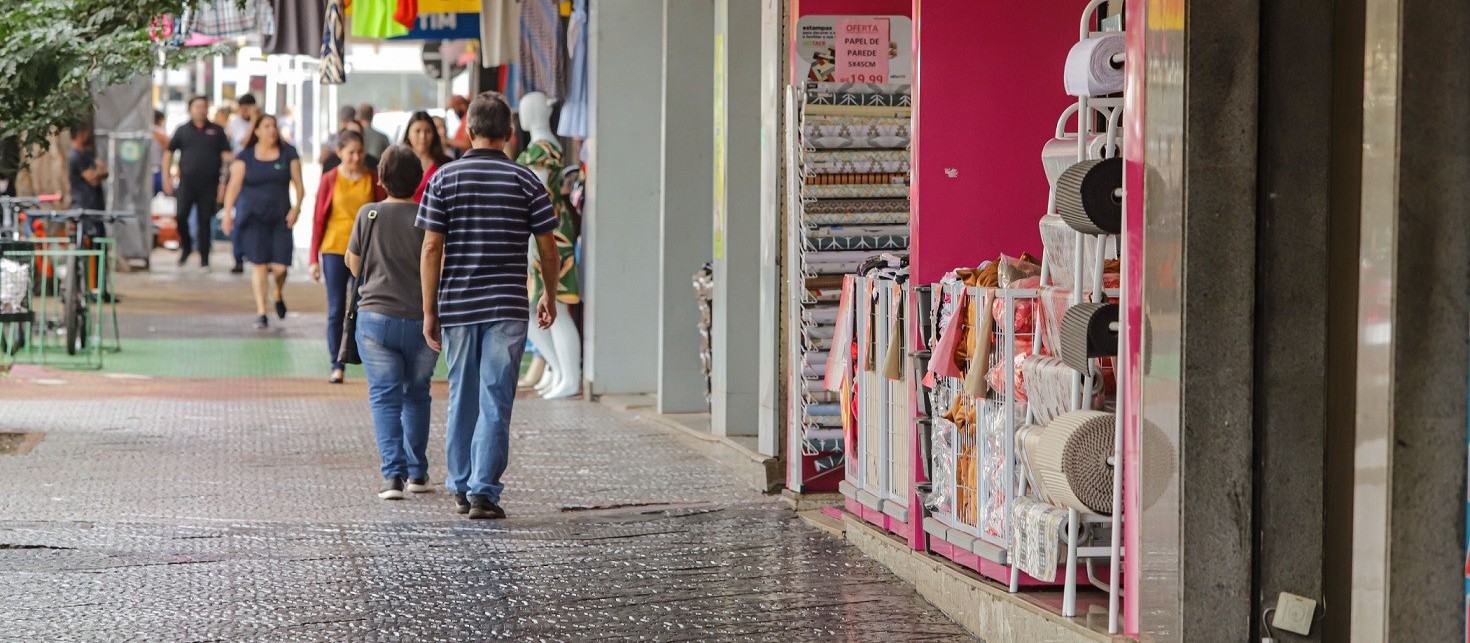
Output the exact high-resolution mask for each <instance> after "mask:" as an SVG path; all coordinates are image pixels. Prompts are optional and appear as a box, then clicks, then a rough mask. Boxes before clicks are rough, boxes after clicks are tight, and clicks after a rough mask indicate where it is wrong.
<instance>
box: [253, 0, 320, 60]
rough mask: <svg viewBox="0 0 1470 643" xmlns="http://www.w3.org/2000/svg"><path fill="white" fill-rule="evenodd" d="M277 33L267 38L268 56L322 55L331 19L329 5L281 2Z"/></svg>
mask: <svg viewBox="0 0 1470 643" xmlns="http://www.w3.org/2000/svg"><path fill="white" fill-rule="evenodd" d="M271 15H272V24H274V25H275V29H274V33H271V34H268V35H267V36H266V38H265V46H264V47H262V48H261V49H262V51H263V52H264V53H266V54H287V55H292V56H313V57H315V56H320V55H321V53H322V34H323V29H324V25H325V22H326V16H327V4H326V3H325V2H312V1H301V0H277V1H276V2H275V6H274V10H273V11H272V14H271Z"/></svg>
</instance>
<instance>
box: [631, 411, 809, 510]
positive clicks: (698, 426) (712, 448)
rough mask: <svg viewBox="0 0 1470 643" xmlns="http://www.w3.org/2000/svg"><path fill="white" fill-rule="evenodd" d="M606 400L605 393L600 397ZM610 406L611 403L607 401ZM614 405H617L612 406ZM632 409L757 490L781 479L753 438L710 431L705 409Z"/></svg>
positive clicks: (774, 486) (777, 466) (777, 467)
mask: <svg viewBox="0 0 1470 643" xmlns="http://www.w3.org/2000/svg"><path fill="white" fill-rule="evenodd" d="M602 401H603V403H608V399H607V397H603V398H602ZM609 405H610V406H611V404H609ZM614 408H617V407H616V406H615V407H614ZM622 410H631V411H632V412H635V413H639V414H640V417H643V418H645V419H648V420H652V424H653V425H655V426H658V427H661V428H664V429H667V430H668V431H669V433H670V435H673V436H674V437H675V438H677V439H678V440H679V441H680V442H682V443H684V445H685V446H688V447H689V448H691V449H694V451H696V452H697V453H699V454H700V455H703V456H704V457H706V458H709V459H711V460H714V461H715V462H717V463H719V464H720V465H722V466H724V467H725V468H726V469H728V470H730V472H731V473H733V474H735V475H736V476H737V477H738V478H740V479H741V480H742V481H744V482H745V483H746V484H747V485H749V486H750V488H752V489H755V490H757V491H760V492H761V493H773V492H775V491H776V490H777V489H779V488H781V484H782V483H783V482H784V481H785V478H783V477H782V476H783V475H784V473H785V472H784V471H783V470H782V468H781V461H780V460H779V459H777V458H773V457H770V456H766V455H761V454H760V453H758V452H756V450H755V444H754V439H753V438H744V437H725V436H719V435H715V434H713V433H711V432H710V417H709V414H708V413H681V414H673V415H664V414H661V413H657V412H655V411H654V410H653V409H652V408H639V407H634V408H632V409H622Z"/></svg>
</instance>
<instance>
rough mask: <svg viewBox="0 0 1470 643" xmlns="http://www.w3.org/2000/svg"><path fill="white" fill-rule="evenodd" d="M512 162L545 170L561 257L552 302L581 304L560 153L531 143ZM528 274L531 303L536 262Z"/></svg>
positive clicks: (535, 294) (537, 283)
mask: <svg viewBox="0 0 1470 643" xmlns="http://www.w3.org/2000/svg"><path fill="white" fill-rule="evenodd" d="M516 162H517V163H519V164H521V165H523V166H525V167H529V168H532V169H540V170H545V171H546V191H547V194H549V195H550V196H551V205H552V208H554V209H555V210H556V216H557V219H558V221H559V223H558V225H557V228H556V231H555V232H554V233H553V236H554V237H555V238H556V251H557V254H558V255H560V257H561V269H560V271H559V272H558V274H559V275H560V278H559V280H558V282H557V284H556V300H557V301H559V302H561V303H564V304H576V303H580V302H581V301H582V292H581V286H580V283H579V279H578V276H577V259H576V252H575V249H576V243H577V229H576V225H575V223H574V222H573V221H572V202H571V199H570V198H568V197H567V195H565V194H562V179H563V177H562V173H561V171H562V167H563V166H562V160H561V150H560V149H557V147H556V144H555V143H552V142H551V141H535V142H533V143H531V144H530V146H528V147H526V151H524V152H522V153H521V155H520V157H519V158H517V159H516ZM531 270H532V271H533V272H532V274H531V275H529V287H530V293H531V301H537V300H538V299H540V297H541V293H542V291H543V289H544V288H543V285H542V283H541V279H540V275H539V271H540V270H541V266H540V259H536V260H534V261H533V262H532V265H531Z"/></svg>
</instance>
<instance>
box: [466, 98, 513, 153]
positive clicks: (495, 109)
mask: <svg viewBox="0 0 1470 643" xmlns="http://www.w3.org/2000/svg"><path fill="white" fill-rule="evenodd" d="M465 120H466V121H468V129H469V132H470V137H471V138H484V139H489V140H492V141H504V140H507V139H509V138H510V132H511V129H510V126H511V124H510V104H509V103H507V102H505V97H504V96H501V95H500V94H499V93H497V92H484V93H482V94H480V95H479V96H476V97H475V100H473V101H470V108H469V110H468V111H467V112H466V113H465Z"/></svg>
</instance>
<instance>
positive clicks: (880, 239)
mask: <svg viewBox="0 0 1470 643" xmlns="http://www.w3.org/2000/svg"><path fill="white" fill-rule="evenodd" d="M806 245H807V247H808V248H810V249H811V250H813V251H816V252H823V251H831V250H901V249H904V248H907V247H909V238H908V235H902V236H899V235H889V236H859V237H814V238H809V239H807V241H806Z"/></svg>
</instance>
